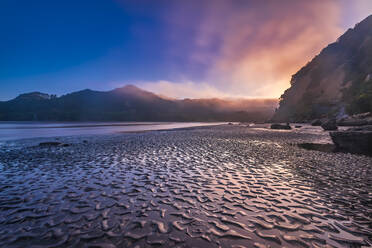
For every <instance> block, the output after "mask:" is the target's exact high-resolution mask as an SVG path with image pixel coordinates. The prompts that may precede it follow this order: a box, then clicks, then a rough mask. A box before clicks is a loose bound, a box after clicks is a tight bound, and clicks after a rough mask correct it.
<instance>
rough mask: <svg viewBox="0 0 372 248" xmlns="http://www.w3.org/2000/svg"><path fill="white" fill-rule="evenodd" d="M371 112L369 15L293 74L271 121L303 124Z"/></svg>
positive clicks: (371, 18) (371, 30)
mask: <svg viewBox="0 0 372 248" xmlns="http://www.w3.org/2000/svg"><path fill="white" fill-rule="evenodd" d="M369 111H372V15H371V16H369V17H367V18H366V19H364V20H363V21H362V22H360V23H359V24H357V25H356V26H355V27H354V29H349V30H348V31H347V32H346V33H345V34H343V35H342V36H341V37H340V38H339V39H338V40H337V41H336V42H335V43H332V44H330V45H328V46H327V47H326V48H324V49H323V50H322V51H321V53H320V54H319V55H318V56H316V57H315V58H314V59H313V60H312V61H311V62H309V63H308V64H307V65H306V66H304V67H303V68H302V69H301V70H299V71H298V72H297V73H296V74H295V75H293V77H292V80H291V87H290V88H289V89H287V90H286V91H285V92H284V94H283V95H282V96H281V100H280V107H279V109H278V110H277V111H276V113H275V115H274V118H273V120H276V121H304V120H309V119H314V118H321V117H341V116H344V115H345V114H357V113H362V112H369Z"/></svg>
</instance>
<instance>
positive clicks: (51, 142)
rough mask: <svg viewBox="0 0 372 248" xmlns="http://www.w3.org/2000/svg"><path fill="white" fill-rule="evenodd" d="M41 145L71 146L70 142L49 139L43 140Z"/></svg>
mask: <svg viewBox="0 0 372 248" xmlns="http://www.w3.org/2000/svg"><path fill="white" fill-rule="evenodd" d="M39 146H43V147H46V146H48V147H49V146H63V147H66V146H70V145H69V144H63V143H61V142H57V141H49V142H41V143H40V144H39Z"/></svg>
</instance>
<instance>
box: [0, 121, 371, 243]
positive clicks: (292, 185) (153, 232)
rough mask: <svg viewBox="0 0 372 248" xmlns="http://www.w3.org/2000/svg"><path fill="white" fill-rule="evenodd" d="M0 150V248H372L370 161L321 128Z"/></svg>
mask: <svg viewBox="0 0 372 248" xmlns="http://www.w3.org/2000/svg"><path fill="white" fill-rule="evenodd" d="M44 141H54V139H53V138H43V139H28V140H19V141H14V142H5V143H3V144H1V148H0V247H235V248H238V247H240V248H241V247H258V248H261V247H363V246H365V247H369V246H371V245H372V225H371V223H372V157H367V156H362V155H352V154H347V153H326V152H321V151H312V150H305V149H302V148H300V147H298V146H295V145H293V144H296V143H312V142H320V143H326V142H329V141H330V139H329V134H328V133H327V132H324V131H322V130H320V127H304V128H302V129H300V130H296V129H294V130H288V131H287V130H285V131H281V130H269V129H267V128H266V126H262V127H258V128H257V126H252V127H247V126H245V125H220V126H209V127H194V128H190V129H184V130H169V131H150V132H142V133H123V134H111V135H108V134H107V135H98V136H94V135H90V136H71V137H62V138H59V139H58V141H59V142H63V143H65V144H69V146H55V147H54V146H50V147H44V146H43V147H40V146H38V144H39V143H40V142H44Z"/></svg>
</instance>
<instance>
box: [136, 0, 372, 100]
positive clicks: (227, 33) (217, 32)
mask: <svg viewBox="0 0 372 248" xmlns="http://www.w3.org/2000/svg"><path fill="white" fill-rule="evenodd" d="M370 1H371V0H355V1H354V0H353V1H349V0H311V1H308V0H303V1H302V0H301V1H299V0H265V1H262V0H234V1H231V0H205V1H200V0H187V1H172V2H171V1H166V0H164V1H160V2H163V3H164V2H167V3H168V5H167V7H168V8H167V10H169V11H167V14H166V15H165V16H164V20H165V22H166V23H168V32H166V33H167V35H168V36H169V37H168V39H169V40H171V41H172V42H171V43H170V45H169V47H168V48H167V49H168V50H169V51H168V53H169V54H170V55H171V60H172V59H173V60H172V61H174V64H175V67H172V65H171V66H170V67H169V71H170V72H169V74H172V77H164V78H167V79H168V81H162V80H160V81H154V82H146V83H140V84H139V85H140V86H143V87H144V88H146V89H148V90H152V91H155V92H157V93H161V94H164V95H169V96H172V97H177V98H184V97H196V98H198V97H213V96H216V97H221V96H226V97H232V96H236V97H241V96H245V97H259V98H268V97H275V98H278V97H280V95H281V94H282V93H283V92H284V90H285V89H287V88H288V87H289V86H290V79H291V76H292V75H293V74H295V73H296V72H297V71H298V70H299V69H300V68H301V67H302V66H304V65H306V63H307V62H309V61H310V60H311V59H312V58H313V57H314V56H315V55H317V54H318V53H319V52H320V51H321V49H322V48H324V47H325V46H327V45H328V44H329V43H332V42H334V41H336V39H337V38H338V37H339V36H340V35H341V34H342V33H343V32H345V31H346V29H347V28H348V27H353V26H354V25H355V24H356V23H357V22H359V21H361V20H362V19H363V18H365V17H366V15H367V14H368V13H371V11H372V6H371V4H370ZM169 6H171V7H169ZM179 61H182V63H181V67H180V66H179ZM177 74H179V77H177V76H174V75H177ZM195 75H198V76H195Z"/></svg>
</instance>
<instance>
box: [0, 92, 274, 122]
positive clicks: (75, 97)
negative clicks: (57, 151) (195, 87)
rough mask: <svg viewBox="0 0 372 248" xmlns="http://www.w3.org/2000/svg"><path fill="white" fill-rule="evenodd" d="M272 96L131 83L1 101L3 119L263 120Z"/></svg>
mask: <svg viewBox="0 0 372 248" xmlns="http://www.w3.org/2000/svg"><path fill="white" fill-rule="evenodd" d="M276 106H277V100H276V99H266V100H265V99H252V100H222V99H184V100H174V99H168V98H164V97H160V96H158V95H156V94H154V93H151V92H148V91H145V90H142V89H140V88H138V87H136V86H133V85H127V86H125V87H123V88H118V89H114V90H111V91H107V92H101V91H93V90H89V89H87V90H82V91H78V92H73V93H71V94H67V95H64V96H61V97H57V96H55V95H48V94H44V93H40V92H33V93H28V94H22V95H20V96H18V97H16V98H15V99H13V100H10V101H6V102H0V120H1V121H31V120H38V121H265V120H267V119H268V118H270V117H271V116H272V114H273V113H274V109H275V107H276Z"/></svg>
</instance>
